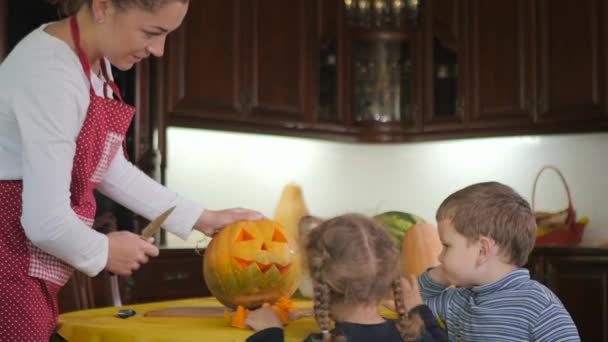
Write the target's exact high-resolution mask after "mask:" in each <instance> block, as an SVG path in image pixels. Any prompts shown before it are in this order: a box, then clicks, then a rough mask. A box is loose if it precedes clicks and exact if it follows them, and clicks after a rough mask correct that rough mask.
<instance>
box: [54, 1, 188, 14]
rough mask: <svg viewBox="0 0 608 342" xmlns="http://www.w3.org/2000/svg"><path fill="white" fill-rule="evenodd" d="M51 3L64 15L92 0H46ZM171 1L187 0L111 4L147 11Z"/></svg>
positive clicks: (114, 2)
mask: <svg viewBox="0 0 608 342" xmlns="http://www.w3.org/2000/svg"><path fill="white" fill-rule="evenodd" d="M47 1H48V2H50V3H51V4H53V5H56V6H58V7H59V9H60V11H61V12H62V13H63V14H64V15H66V16H70V15H72V14H75V13H76V12H78V10H79V9H80V7H82V5H84V4H87V5H88V6H91V2H92V0H47ZM172 1H180V2H183V3H187V2H188V0H112V4H114V6H116V8H118V9H120V10H124V9H127V8H131V7H139V8H142V9H145V10H148V11H152V12H154V11H156V10H157V9H159V8H161V7H163V6H164V5H165V4H166V3H167V2H172Z"/></svg>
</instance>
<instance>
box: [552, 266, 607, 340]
mask: <svg viewBox="0 0 608 342" xmlns="http://www.w3.org/2000/svg"><path fill="white" fill-rule="evenodd" d="M545 279H546V284H545V285H547V287H549V288H550V289H551V290H553V291H554V292H555V294H556V295H557V296H558V297H559V299H560V300H561V301H562V303H563V304H564V306H565V307H566V309H567V310H568V312H570V315H571V316H572V319H573V320H574V323H575V324H576V326H577V328H578V330H579V334H580V337H581V340H582V341H598V342H600V341H604V342H606V341H608V260H606V258H601V257H550V258H549V257H547V258H546V264H545Z"/></svg>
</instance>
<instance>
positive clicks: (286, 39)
mask: <svg viewBox="0 0 608 342" xmlns="http://www.w3.org/2000/svg"><path fill="white" fill-rule="evenodd" d="M311 4H312V2H311V1H306V0H298V1H295V0H294V1H289V2H286V1H280V0H273V1H239V0H231V1H225V0H212V1H195V2H192V3H191V4H190V9H189V12H188V16H187V17H186V20H185V22H184V24H183V25H182V27H181V28H180V29H179V30H178V31H177V32H175V33H174V35H173V36H172V37H171V39H169V41H168V44H167V53H166V58H165V59H164V61H165V63H164V69H165V70H164V76H165V78H166V86H165V87H164V88H165V89H164V90H162V91H163V92H164V93H165V95H166V106H165V111H166V112H167V113H169V118H168V123H169V124H182V125H198V124H200V125H202V126H207V125H213V124H214V123H215V124H224V125H228V126H231V127H237V125H235V124H238V123H246V124H247V125H249V126H250V127H254V126H271V127H272V126H279V127H281V126H284V127H293V126H294V125H298V124H301V123H309V122H311V121H312V113H313V106H312V103H313V101H312V100H313V98H314V97H315V96H314V94H313V79H316V78H315V77H314V71H313V69H312V65H313V62H312V61H313V60H314V59H315V58H316V57H317V53H316V51H315V49H313V44H312V43H313V41H312V38H313V33H314V32H313V29H312V28H311V24H312V23H313V22H314V14H315V11H314V8H313V7H312V6H311ZM231 124H232V125H231Z"/></svg>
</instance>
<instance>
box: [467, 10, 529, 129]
mask: <svg viewBox="0 0 608 342" xmlns="http://www.w3.org/2000/svg"><path fill="white" fill-rule="evenodd" d="M532 4H533V1H529V0H513V1H484V0H472V1H470V3H469V6H470V7H469V9H468V11H467V13H468V21H469V22H468V25H467V28H468V30H467V38H468V40H469V42H470V45H469V49H468V50H465V56H464V57H468V58H469V62H470V66H471V69H470V73H469V74H467V76H469V78H468V79H467V81H469V82H470V83H467V84H466V85H467V86H468V90H469V92H470V96H469V99H470V101H468V102H469V103H470V106H467V107H465V108H466V109H467V111H468V114H469V123H470V124H469V126H470V127H471V128H487V127H496V126H510V127H513V126H515V127H517V126H519V127H521V126H526V125H530V124H531V123H532V120H533V113H532V108H533V105H532V104H533V102H532V101H533V98H534V97H535V95H534V86H533V83H532V82H533V70H534V63H533V59H532V58H533V55H532V49H531V41H532V32H533V29H532V24H533V20H532V13H533V6H532ZM467 53H468V55H467Z"/></svg>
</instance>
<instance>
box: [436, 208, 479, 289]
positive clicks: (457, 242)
mask: <svg viewBox="0 0 608 342" xmlns="http://www.w3.org/2000/svg"><path fill="white" fill-rule="evenodd" d="M438 229H439V238H440V239H441V244H442V245H443V249H442V250H441V254H440V255H439V262H441V265H440V266H439V267H440V268H441V269H442V270H443V272H444V273H445V276H446V277H447V278H448V280H449V281H450V284H451V285H455V286H458V287H472V286H476V285H478V284H477V283H478V282H477V280H476V279H477V278H478V277H479V274H478V273H479V272H478V271H477V266H478V259H479V252H480V246H479V242H478V241H476V242H468V241H467V239H466V238H465V237H464V236H463V235H461V234H460V233H458V232H457V231H456V229H454V225H453V224H452V222H451V221H450V220H441V221H439V222H438Z"/></svg>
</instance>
